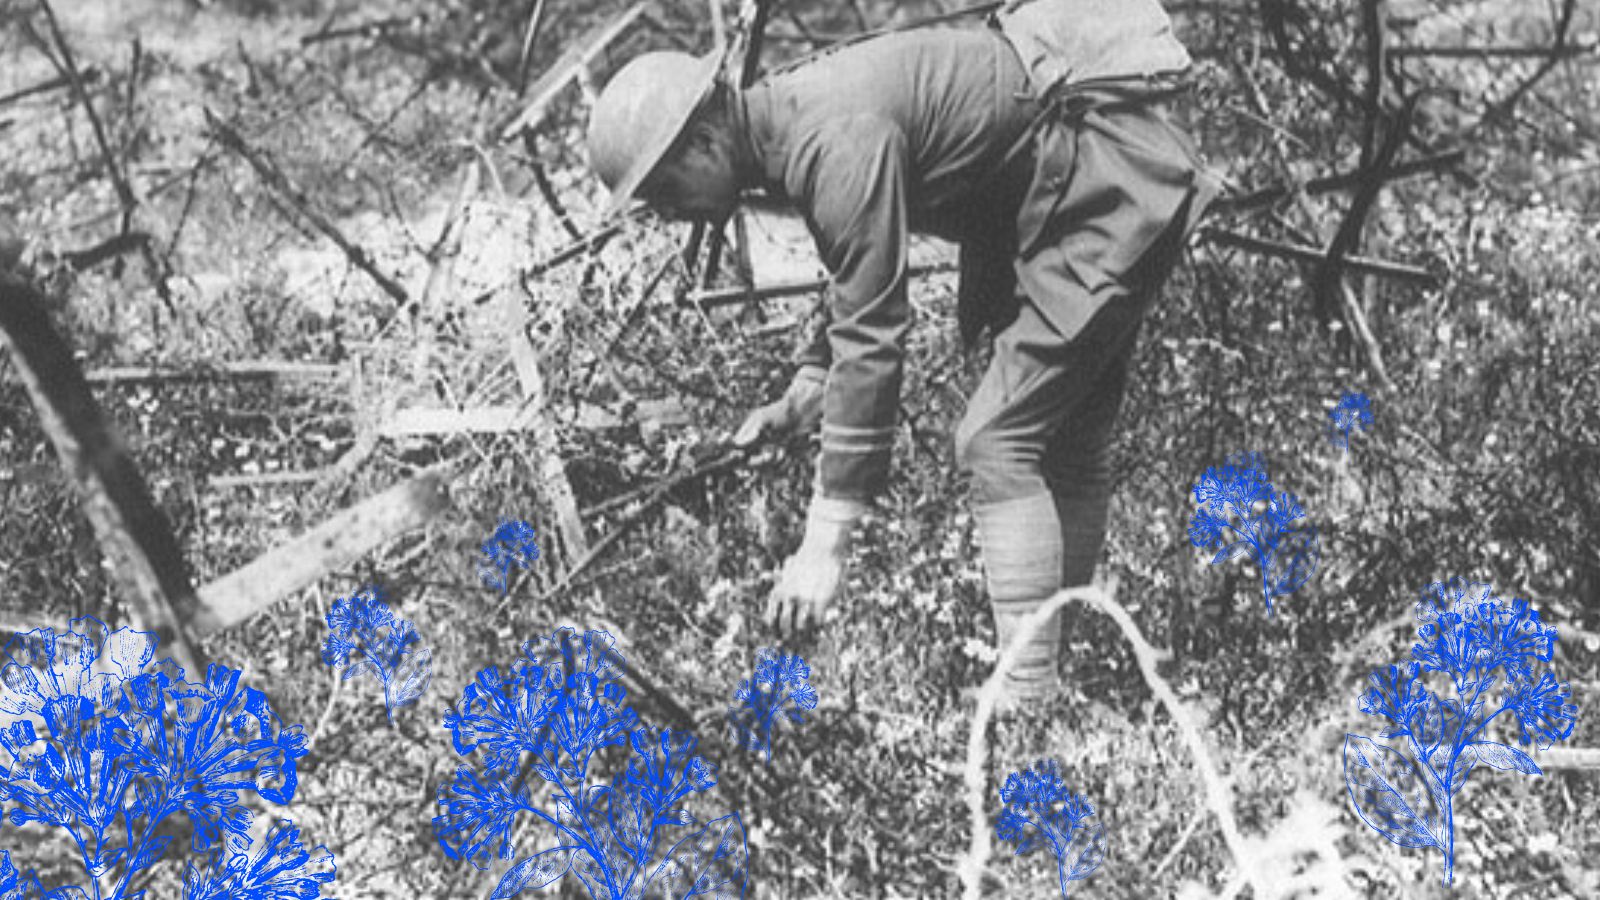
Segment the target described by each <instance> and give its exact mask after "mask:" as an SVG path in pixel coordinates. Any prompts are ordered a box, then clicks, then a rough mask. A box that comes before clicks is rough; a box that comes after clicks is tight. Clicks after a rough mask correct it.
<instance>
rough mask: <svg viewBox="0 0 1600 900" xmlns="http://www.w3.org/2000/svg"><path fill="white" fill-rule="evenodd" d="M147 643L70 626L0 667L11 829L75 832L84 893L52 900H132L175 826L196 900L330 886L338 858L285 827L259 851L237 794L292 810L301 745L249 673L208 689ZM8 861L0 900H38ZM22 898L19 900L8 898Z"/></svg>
mask: <svg viewBox="0 0 1600 900" xmlns="http://www.w3.org/2000/svg"><path fill="white" fill-rule="evenodd" d="M156 645H157V640H156V637H155V636H154V635H152V634H146V633H144V632H139V631H134V630H132V629H129V628H120V629H117V630H115V631H113V630H111V629H109V628H107V627H106V626H105V624H104V623H102V622H100V621H99V620H97V619H92V618H82V619H74V620H72V622H71V624H70V626H69V627H68V630H67V631H65V632H63V633H60V634H57V633H56V632H54V631H52V630H50V629H45V628H38V629H35V630H33V631H30V632H26V633H22V632H19V633H17V634H16V635H15V636H14V637H12V639H11V640H10V642H9V643H7V644H6V646H5V648H4V650H3V651H0V659H3V660H4V668H3V669H0V753H3V755H0V799H3V800H4V801H5V803H6V806H7V807H8V808H9V815H8V818H9V821H10V822H11V824H12V825H15V826H18V827H26V826H27V825H28V824H29V823H35V822H36V823H39V824H41V825H44V826H46V827H49V828H58V829H61V830H63V831H65V832H66V833H67V835H68V836H69V837H70V838H71V840H72V842H73V844H74V845H75V846H76V847H77V848H78V850H79V852H80V854H81V856H82V859H83V869H84V876H85V880H84V881H83V883H82V884H81V885H67V886H62V887H58V888H55V889H54V890H52V891H50V892H48V893H47V894H46V896H47V897H50V898H59V900H72V898H88V897H95V898H106V900H133V898H138V897H142V896H143V894H144V892H143V891H142V890H139V891H135V890H133V888H132V884H133V881H134V876H135V875H137V874H138V873H139V872H141V871H144V870H146V869H149V868H150V867H152V866H154V865H155V864H156V863H157V862H159V861H161V860H162V858H163V857H164V856H165V855H166V854H167V852H168V850H169V845H170V844H171V842H172V840H173V837H172V835H171V834H158V833H157V829H158V828H159V827H160V826H162V824H163V823H164V822H166V821H167V820H168V819H169V818H171V817H172V816H174V815H175V814H180V813H181V814H182V815H183V817H184V818H185V819H187V821H188V824H189V825H190V827H191V828H192V837H191V839H190V847H189V849H190V851H191V854H192V855H191V857H190V858H189V860H188V862H187V871H186V874H185V878H184V897H185V898H186V900H198V898H211V897H224V896H227V897H241V898H246V900H286V898H301V900H310V898H315V897H319V896H321V885H323V884H326V883H328V882H331V881H333V879H334V875H335V871H334V864H333V856H332V854H330V853H329V852H328V851H327V849H326V848H324V847H318V848H316V851H315V853H314V854H313V853H308V852H307V851H306V850H305V849H304V848H303V847H302V846H301V845H300V843H299V840H298V830H297V829H295V828H293V827H292V826H290V825H289V824H288V823H287V822H284V823H282V825H281V826H280V828H279V830H278V831H277V832H276V833H275V834H274V835H273V836H271V837H269V838H268V839H267V841H266V842H265V844H264V846H263V847H262V848H261V849H260V850H259V851H258V852H255V853H251V852H250V849H251V844H252V840H251V837H250V834H249V830H250V821H251V814H250V810H249V809H248V808H247V807H246V806H244V805H243V803H242V802H241V797H242V795H245V794H255V795H256V796H258V797H260V798H261V799H263V800H266V801H268V802H270V803H280V804H281V803H288V802H290V801H291V800H293V799H294V793H295V785H296V783H297V775H296V770H295V761H296V760H298V759H299V758H301V757H303V756H305V754H306V749H305V743H306V741H305V733H304V730H303V729H302V728H301V726H299V725H289V726H286V725H284V724H283V723H282V722H281V721H280V720H279V719H278V717H277V715H276V714H274V713H273V711H272V708H271V706H270V705H269V703H268V701H267V696H266V695H265V694H263V693H261V692H260V691H257V690H255V689H253V688H249V687H245V686H244V685H242V684H240V673H239V672H238V671H236V670H234V669H230V668H228V667H226V666H222V665H216V664H212V665H211V666H210V667H208V669H207V671H206V677H205V681H204V682H203V683H200V684H196V683H194V682H191V681H188V680H186V679H185V678H184V672H183V669H182V668H181V667H179V666H178V664H177V663H175V662H173V661H172V660H171V659H162V660H160V661H159V662H156V661H155V651H156ZM42 890H43V888H42V887H41V886H40V885H39V883H38V879H37V878H36V877H35V875H34V874H33V873H32V872H31V871H30V872H27V873H19V872H17V870H16V869H15V868H14V867H13V866H12V865H11V860H10V857H9V855H7V856H5V858H4V861H3V864H0V897H7V896H18V897H22V896H34V897H37V896H39V892H40V891H42ZM13 892H15V893H13Z"/></svg>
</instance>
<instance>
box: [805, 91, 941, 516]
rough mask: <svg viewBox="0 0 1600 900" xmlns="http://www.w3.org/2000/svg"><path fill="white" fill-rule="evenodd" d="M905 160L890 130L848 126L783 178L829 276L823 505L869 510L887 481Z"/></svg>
mask: <svg viewBox="0 0 1600 900" xmlns="http://www.w3.org/2000/svg"><path fill="white" fill-rule="evenodd" d="M907 153H908V151H907V144H906V139H905V135H904V134H903V133H902V132H901V131H900V129H899V127H898V126H897V125H895V124H894V123H893V122H890V121H888V120H885V119H881V118H878V117H874V116H850V117H845V118H841V119H838V120H835V121H833V122H830V123H827V124H825V125H823V126H821V127H820V128H818V129H817V130H816V131H814V132H813V133H812V134H811V135H809V136H808V137H807V138H806V139H804V140H802V141H801V142H800V143H799V145H798V146H797V147H796V148H795V150H794V152H793V153H792V154H791V156H790V159H789V163H788V165H787V168H786V172H785V176H784V181H785V189H786V191H787V192H788V195H789V196H790V197H791V198H793V199H794V200H795V201H796V203H797V204H798V205H799V207H800V208H801V209H802V210H803V211H804V212H805V213H806V221H807V224H808V225H809V226H810V228H811V234H812V237H813V238H814V239H815V240H816V244H817V250H818V253H819V254H820V255H821V258H822V262H823V264H824V265H825V266H826V267H827V269H828V272H829V274H830V282H829V286H828V295H827V296H828V313H829V319H830V323H829V326H828V330H827V335H828V347H829V349H830V350H831V355H832V359H831V361H830V362H829V365H828V385H827V390H826V393H825V394H824V399H823V407H822V409H823V414H822V453H821V457H820V459H819V460H818V463H817V489H818V491H819V494H820V496H823V497H828V498H833V499H842V500H869V499H871V497H872V496H873V495H874V494H876V493H877V492H878V490H880V489H881V487H882V486H883V484H884V483H885V481H886V480H887V478H888V474H889V455H890V449H891V448H892V446H893V444H894V431H895V420H896V417H897V413H898V411H899V404H900V380H901V372H902V368H903V356H904V352H903V346H904V341H905V335H906V331H907V329H908V327H909V324H910V307H909V305H908V303H907V300H906V177H907V168H908V159H907Z"/></svg>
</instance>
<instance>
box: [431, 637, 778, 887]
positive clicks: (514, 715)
mask: <svg viewBox="0 0 1600 900" xmlns="http://www.w3.org/2000/svg"><path fill="white" fill-rule="evenodd" d="M625 667H626V662H625V661H624V660H623V658H622V656H621V654H619V653H618V652H617V651H616V648H615V640H614V639H613V638H612V637H611V635H610V634H607V633H606V632H604V631H589V632H585V633H583V634H578V633H576V632H575V631H574V630H573V629H571V628H562V629H558V630H557V631H554V632H552V633H550V634H548V635H544V636H541V637H540V638H537V639H535V640H533V641H529V642H528V643H526V644H524V645H523V647H522V654H521V656H520V658H519V659H518V660H517V661H516V662H515V663H514V664H513V666H512V667H511V668H510V669H509V670H506V671H502V670H501V669H499V668H497V667H490V668H487V669H484V670H483V671H481V672H479V673H478V674H477V676H476V677H475V678H474V679H473V680H472V682H471V683H469V684H468V685H467V686H466V687H465V688H464V689H463V690H462V693H461V699H460V702H458V703H457V704H456V706H455V708H454V709H452V710H449V711H448V712H446V714H445V717H444V726H445V728H446V729H448V730H449V731H450V736H451V739H452V741H453V743H454V745H455V749H456V752H457V753H458V754H460V755H461V756H463V757H467V758H468V759H473V758H474V757H476V759H475V762H476V765H462V766H460V767H458V768H457V769H456V773H455V775H454V777H452V778H451V779H450V780H449V781H447V782H445V783H444V784H442V785H440V787H439V792H438V799H439V805H440V807H441V808H442V813H441V814H440V815H438V816H436V817H434V820H433V828H434V834H435V836H436V837H437V838H438V840H439V844H440V846H441V847H443V848H444V851H445V853H446V854H447V855H448V856H449V857H450V858H451V859H467V860H470V861H471V862H472V863H473V864H474V865H479V866H481V865H483V864H484V863H485V862H486V861H487V860H488V859H489V858H490V857H491V856H494V857H498V858H500V859H511V858H513V857H514V856H517V855H519V854H518V851H517V848H516V846H515V840H514V838H513V828H514V826H515V824H516V821H517V819H518V818H519V817H522V816H527V817H531V818H532V819H534V820H536V821H539V822H542V823H543V824H544V825H545V826H548V831H547V832H546V833H547V834H550V835H551V836H553V838H554V840H553V841H548V842H545V843H546V844H547V846H545V848H544V849H542V850H540V851H538V852H536V853H533V854H532V855H529V856H525V857H523V858H522V859H520V860H518V861H517V862H516V863H515V864H513V865H512V866H511V868H510V869H509V870H508V871H507V872H506V873H505V875H503V876H502V877H501V879H500V883H499V885H498V886H497V887H496V888H495V890H494V894H493V897H494V898H497V900H499V898H510V897H515V896H516V895H518V894H520V893H522V892H523V891H535V890H539V889H540V888H543V887H546V886H549V885H552V884H555V883H556V882H558V881H560V880H561V878H562V877H563V876H566V875H568V874H571V875H573V876H574V877H575V878H577V880H578V881H579V882H580V883H581V884H582V885H583V887H584V889H585V890H586V891H587V892H588V894H589V896H590V897H591V898H594V900H602V898H605V900H622V898H632V897H641V896H650V897H665V898H684V897H698V896H707V897H713V896H714V897H732V896H743V895H744V889H745V882H746V877H747V859H748V854H747V851H746V847H745V838H744V826H743V824H742V823H741V822H740V819H739V816H738V814H737V813H730V814H728V815H725V816H722V817H720V818H717V819H713V820H712V821H710V822H707V823H706V824H705V825H700V824H699V821H698V820H697V819H696V818H695V816H694V814H693V813H691V812H690V811H689V810H688V809H687V808H686V805H685V801H687V800H688V798H689V797H690V796H692V795H694V794H699V793H703V792H705V791H708V790H710V789H711V788H712V787H714V786H715V785H716V783H717V782H716V769H715V768H714V767H713V766H711V765H710V764H708V763H707V762H706V761H705V760H704V759H702V758H701V757H699V756H696V755H695V748H696V746H697V741H696V739H695V737H694V735H692V734H688V733H685V732H681V731H673V730H672V729H661V730H659V731H658V730H656V729H653V728H651V727H649V726H648V725H644V724H642V723H640V721H639V719H638V716H637V715H636V714H635V713H634V711H633V710H632V709H631V708H629V707H628V706H627V690H626V688H625V687H624V686H623V685H622V683H621V679H622V676H623V674H624V672H625ZM608 748H617V750H616V751H609V752H608V753H606V754H602V751H607V750H608ZM628 751H631V753H630V754H629V757H628V762H627V764H626V765H625V766H623V767H621V768H620V769H619V770H618V771H616V772H615V773H614V774H613V775H612V776H611V777H610V778H609V779H607V778H604V777H602V776H601V775H600V774H599V773H597V772H595V771H594V769H595V766H594V763H595V760H596V759H597V757H602V756H603V757H604V758H614V757H613V756H612V755H611V754H613V753H617V752H628ZM528 774H532V775H534V776H537V780H535V779H532V778H528V777H527V775H528Z"/></svg>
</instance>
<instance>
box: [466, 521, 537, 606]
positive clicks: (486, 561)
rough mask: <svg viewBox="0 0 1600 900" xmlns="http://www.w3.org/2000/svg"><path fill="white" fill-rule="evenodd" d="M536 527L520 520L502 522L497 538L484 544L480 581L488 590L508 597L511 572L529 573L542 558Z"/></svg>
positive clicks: (480, 562) (497, 531) (479, 574)
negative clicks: (535, 531) (537, 542)
mask: <svg viewBox="0 0 1600 900" xmlns="http://www.w3.org/2000/svg"><path fill="white" fill-rule="evenodd" d="M533 538H534V535H533V526H532V525H529V524H528V523H527V522H524V521H522V520H520V519H501V520H500V524H499V525H498V526H497V527H496V528H495V530H494V534H491V535H489V539H488V540H486V541H484V542H483V546H482V548H481V549H482V550H483V558H482V559H480V560H478V578H479V579H480V580H481V581H483V584H484V586H485V587H488V588H490V589H492V590H496V591H499V592H500V593H502V594H503V593H505V592H506V591H508V590H510V589H511V570H512V569H514V568H515V569H526V568H528V567H530V566H532V565H533V563H534V561H535V560H537V559H538V558H539V545H538V544H536V543H534V541H533Z"/></svg>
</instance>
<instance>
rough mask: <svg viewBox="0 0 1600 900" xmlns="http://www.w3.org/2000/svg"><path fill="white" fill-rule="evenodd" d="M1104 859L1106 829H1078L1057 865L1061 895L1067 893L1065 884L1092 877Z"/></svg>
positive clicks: (1092, 827) (1100, 827) (1093, 826)
mask: <svg viewBox="0 0 1600 900" xmlns="http://www.w3.org/2000/svg"><path fill="white" fill-rule="evenodd" d="M1105 859H1106V827H1105V826H1104V825H1100V824H1095V825H1092V826H1090V827H1088V828H1080V829H1078V831H1077V832H1075V833H1074V834H1073V836H1072V843H1071V844H1070V845H1068V847H1067V852H1065V853H1063V854H1061V858H1060V860H1059V863H1058V867H1059V869H1060V876H1061V893H1062V895H1063V896H1065V895H1066V893H1067V883H1068V882H1071V881H1082V880H1083V879H1085V878H1088V877H1089V876H1090V875H1093V874H1094V873H1095V871H1096V870H1097V869H1099V868H1100V864H1101V863H1103V862H1105Z"/></svg>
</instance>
